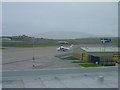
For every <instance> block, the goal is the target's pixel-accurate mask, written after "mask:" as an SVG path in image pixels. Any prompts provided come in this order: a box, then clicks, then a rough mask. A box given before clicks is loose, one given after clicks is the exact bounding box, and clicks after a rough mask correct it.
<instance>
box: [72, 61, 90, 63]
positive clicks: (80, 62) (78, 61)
mask: <svg viewBox="0 0 120 90" xmlns="http://www.w3.org/2000/svg"><path fill="white" fill-rule="evenodd" d="M72 63H90V62H88V61H72Z"/></svg>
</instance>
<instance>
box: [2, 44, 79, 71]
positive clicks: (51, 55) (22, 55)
mask: <svg viewBox="0 0 120 90" xmlns="http://www.w3.org/2000/svg"><path fill="white" fill-rule="evenodd" d="M56 48H57V46H53V47H35V48H18V47H14V48H13V47H8V48H6V49H3V50H2V69H3V70H24V69H33V64H34V65H36V67H34V69H43V68H69V67H79V65H78V64H75V63H71V62H70V61H63V60H60V59H59V58H58V57H55V56H59V55H60V56H61V55H69V53H71V52H72V51H65V52H61V51H57V50H56ZM33 56H34V57H35V60H34V62H33Z"/></svg>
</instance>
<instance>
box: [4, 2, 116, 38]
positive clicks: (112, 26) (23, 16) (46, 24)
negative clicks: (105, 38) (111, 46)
mask: <svg viewBox="0 0 120 90" xmlns="http://www.w3.org/2000/svg"><path fill="white" fill-rule="evenodd" d="M2 15H3V17H2V18H3V21H2V24H3V25H2V26H3V27H2V28H3V29H2V30H3V35H21V34H26V35H32V34H34V33H42V32H50V31H51V32H52V31H74V32H84V33H89V34H97V35H110V36H117V34H118V6H117V3H115V2H114V3H113V2H112V3H110V2H109V3H108V2H107V3H105V2H103V3H102V2H101V3H100V2H96V3H95V2H87V3H86V2H85V3H84V2H79V3H65V2H63V3H62V2H61V3H59V2H58V3H54V2H51V3H42V2H38V3H35V2H27V3H25V2H21V3H15V2H13V3H12V2H9V3H3V5H2Z"/></svg>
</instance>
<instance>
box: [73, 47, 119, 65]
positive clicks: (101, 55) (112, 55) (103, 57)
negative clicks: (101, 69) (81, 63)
mask: <svg viewBox="0 0 120 90" xmlns="http://www.w3.org/2000/svg"><path fill="white" fill-rule="evenodd" d="M73 55H74V56H75V57H77V58H79V59H80V60H87V61H90V62H93V63H98V64H115V63H116V62H117V63H118V62H119V61H120V54H119V48H118V47H102V46H97V47H89V46H88V47H87V46H86V47H80V46H79V47H76V48H74V49H73Z"/></svg>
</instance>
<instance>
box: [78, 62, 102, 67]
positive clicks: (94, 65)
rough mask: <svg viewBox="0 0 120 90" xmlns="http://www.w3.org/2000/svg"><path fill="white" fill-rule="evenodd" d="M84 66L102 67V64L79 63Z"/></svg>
mask: <svg viewBox="0 0 120 90" xmlns="http://www.w3.org/2000/svg"><path fill="white" fill-rule="evenodd" d="M79 65H80V66H82V67H101V66H102V65H98V64H92V63H91V64H79Z"/></svg>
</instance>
